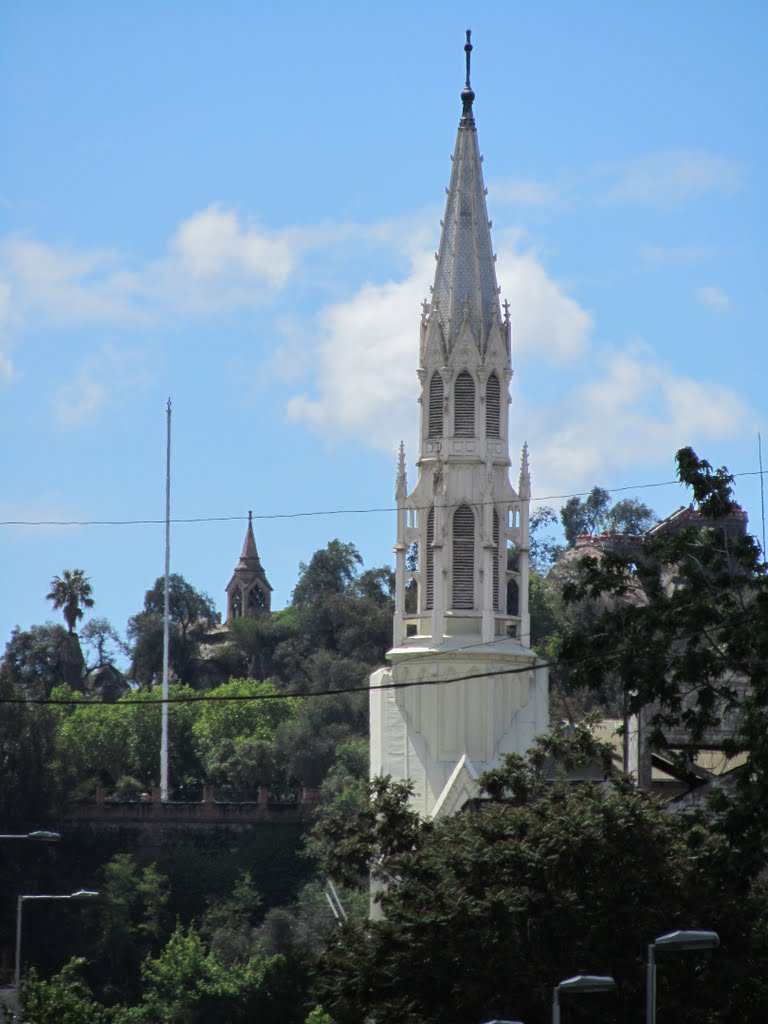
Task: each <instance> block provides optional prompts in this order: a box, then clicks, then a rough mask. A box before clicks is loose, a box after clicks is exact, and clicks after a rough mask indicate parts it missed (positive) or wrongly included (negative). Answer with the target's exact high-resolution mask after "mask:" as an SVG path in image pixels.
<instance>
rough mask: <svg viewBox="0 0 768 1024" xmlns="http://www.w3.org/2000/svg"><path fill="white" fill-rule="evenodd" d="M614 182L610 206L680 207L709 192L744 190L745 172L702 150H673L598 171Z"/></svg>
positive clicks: (609, 196) (609, 192)
mask: <svg viewBox="0 0 768 1024" xmlns="http://www.w3.org/2000/svg"><path fill="white" fill-rule="evenodd" d="M597 171H598V173H602V174H607V175H608V176H610V177H611V178H613V179H614V180H613V184H612V185H611V186H610V187H609V189H608V192H607V194H606V196H605V198H606V200H607V201H609V202H631V203H643V204H651V205H655V204H661V205H666V204H670V203H680V202H684V201H685V200H689V199H698V198H700V197H701V196H703V195H706V194H707V193H709V192H734V191H737V190H738V189H740V188H741V187H742V183H743V170H742V168H741V167H740V166H739V165H738V164H736V163H734V162H733V161H732V160H728V159H726V158H725V157H722V156H715V155H714V154H712V153H706V152H703V151H701V150H693V149H673V150H668V151H667V152H664V153H654V154H651V155H650V156H645V157H639V158H638V159H636V160H629V161H627V162H626V163H623V164H610V165H604V166H602V167H599V168H597Z"/></svg>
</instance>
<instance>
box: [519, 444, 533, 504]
mask: <svg viewBox="0 0 768 1024" xmlns="http://www.w3.org/2000/svg"><path fill="white" fill-rule="evenodd" d="M518 493H519V495H520V497H521V498H530V496H531V470H530V467H529V466H528V442H527V441H526V442H525V444H524V445H523V457H522V459H521V460H520V482H519V485H518Z"/></svg>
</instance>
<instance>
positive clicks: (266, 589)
mask: <svg viewBox="0 0 768 1024" xmlns="http://www.w3.org/2000/svg"><path fill="white" fill-rule="evenodd" d="M271 595H272V587H271V585H270V583H269V580H268V579H267V577H266V573H265V572H264V567H263V566H262V564H261V559H260V558H259V552H258V551H257V550H256V538H255V537H254V535H253V514H252V513H251V512H249V513H248V527H247V529H246V531H245V540H244V541H243V550H242V552H241V553H240V561H239V562H238V563H237V565H236V566H235V571H234V573H233V575H232V579H231V580H230V581H229V583H228V584H227V622H231V621H232V619H239V618H241V617H242V618H246V619H259V618H265V617H266V616H268V615H269V609H270V604H271V600H272V597H271Z"/></svg>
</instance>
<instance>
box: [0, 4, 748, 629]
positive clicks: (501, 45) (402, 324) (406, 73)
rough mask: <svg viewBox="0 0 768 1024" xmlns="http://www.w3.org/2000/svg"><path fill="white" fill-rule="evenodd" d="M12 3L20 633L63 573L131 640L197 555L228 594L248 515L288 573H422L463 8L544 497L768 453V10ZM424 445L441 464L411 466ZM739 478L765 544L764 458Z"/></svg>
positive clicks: (12, 463)
mask: <svg viewBox="0 0 768 1024" xmlns="http://www.w3.org/2000/svg"><path fill="white" fill-rule="evenodd" d="M474 6H475V7H476V10H475V11H474V12H469V11H468V9H467V5H466V4H458V3H453V2H442V3H440V4H436V3H413V2H412V3H409V4H405V3H400V2H398V0H393V2H391V3H389V4H387V5H385V8H382V7H381V6H380V5H379V6H378V7H376V6H374V5H365V4H359V3H355V4H352V3H349V4H347V3H328V4H324V5H320V4H314V3H302V2H294V3H285V4H283V5H275V4H265V3H260V2H249V3H245V2H237V0H229V2H225V0H224V2H222V0H219V2H217V3H214V2H212V0H198V2H194V0H186V2H180V0H178V2H173V0H166V2H163V3H158V2H152V3H148V2H141V0H134V2H132V3H130V4H127V3H118V2H116V0H115V2H110V3H103V2H99V3H97V2H85V0H82V2H78V0H68V2H67V3H66V4H62V3H60V2H52V3H46V2H42V0H24V2H21V0H6V2H5V3H4V4H3V5H2V7H0V119H1V120H2V124H3V126H4V128H3V139H2V158H1V159H0V460H1V461H0V480H2V488H0V520H2V521H3V522H4V524H5V525H2V526H0V565H2V584H1V587H2V589H1V591H0V640H2V641H5V640H6V639H7V637H8V636H9V634H10V631H11V629H12V628H13V626H14V625H20V626H22V627H23V628H27V627H28V626H30V625H31V624H32V623H36V622H43V621H45V620H46V619H47V618H51V617H53V613H52V611H51V609H50V606H49V605H48V604H47V602H46V601H45V599H44V595H45V594H46V593H47V590H48V584H49V581H50V579H51V577H52V576H53V575H54V574H56V573H60V572H61V570H62V569H63V568H65V567H68V568H82V569H83V570H85V572H86V574H87V575H89V576H90V578H91V581H92V584H93V588H94V596H95V598H96V607H95V608H94V614H96V615H99V616H105V617H107V618H109V619H110V620H111V621H112V622H113V624H114V625H115V626H116V627H117V628H118V629H119V630H123V629H124V628H125V624H126V621H127V619H128V616H129V615H131V614H133V613H135V612H136V611H138V610H139V609H140V608H141V606H142V601H143V596H144V591H145V590H146V589H147V588H148V587H149V586H150V585H151V584H152V582H153V581H154V579H155V578H156V577H157V576H159V575H160V574H161V573H162V570H163V558H164V546H163V545H164V530H163V527H162V525H157V524H155V525H151V524H143V525H141V524H136V525H120V526H112V525H90V526H32V525H28V526H19V525H7V523H8V522H9V521H14V522H18V521H41V520H45V521H52V520H53V521H63V520H82V521H103V520H108V521H115V520H147V519H149V520H161V519H162V517H163V514H164V500H165V480H164V474H165V403H166V400H167V398H168V396H170V397H171V398H172V401H173V493H172V515H173V516H174V518H180V519H200V520H202V519H206V518H209V517H212V518H214V519H216V520H217V521H211V522H196V523H178V524H176V525H174V527H173V531H172V552H171V562H172V569H173V571H176V572H181V573H182V574H183V575H184V576H185V577H186V578H187V579H188V580H189V581H190V582H192V583H193V584H194V585H195V586H197V587H199V588H200V589H203V590H206V591H208V592H209V593H210V594H211V595H212V596H213V597H214V599H215V600H216V602H217V605H218V607H219V608H220V609H223V607H224V587H225V586H226V583H227V581H228V579H229V577H230V575H231V572H232V569H233V567H234V565H235V562H236V561H237V556H238V554H239V550H240V546H241V544H242V539H243V535H244V530H245V520H246V516H247V512H248V510H249V509H253V512H254V515H255V516H257V517H260V516H264V517H270V516H273V515H285V514H292V513H297V512H301V513H306V512H337V511H338V510H341V511H338V514H333V515H319V516H308V517H302V518H298V519H297V518H277V519H276V518H263V519H260V518H257V519H256V523H255V527H256V537H257V543H258V546H259V550H260V553H261V556H262V561H263V562H264V565H265V568H266V570H267V574H268V576H269V578H270V580H271V582H272V584H273V586H274V588H275V593H274V607H278V608H279V607H282V606H283V605H284V604H286V603H287V602H288V601H289V599H290V593H291V589H292V587H293V585H294V584H295V581H296V575H297V571H298V566H299V563H300V562H301V561H307V560H308V559H309V558H310V557H311V555H312V552H313V551H314V550H315V549H316V548H318V547H320V546H323V545H324V544H325V543H326V542H327V541H328V540H330V539H331V538H333V537H340V538H341V539H343V540H351V541H354V542H355V543H356V544H357V545H358V547H359V548H360V550H361V552H362V553H363V556H364V558H365V561H366V563H367V564H370V565H378V564H382V563H385V562H388V561H390V558H391V547H392V543H393V540H394V516H393V515H392V514H391V513H388V512H369V513H359V512H352V511H345V510H356V509H382V508H384V509H386V508H389V507H391V506H392V504H393V491H394V470H395V451H396V446H397V444H398V442H399V441H400V439H401V438H402V439H404V440H405V441H406V445H407V452H408V456H409V465H410V466H412V460H413V459H414V458H415V443H414V438H415V435H416V430H417V405H416V401H415V396H416V384H417V379H416V374H415V370H416V363H417V356H418V324H419V315H420V308H419V302H420V300H421V299H422V298H423V297H424V296H425V295H426V294H428V291H429V285H430V284H431V283H432V274H433V272H434V257H433V255H432V254H433V252H434V251H435V249H436V248H437V243H438V238H439V219H440V217H441V215H442V209H441V206H442V202H443V198H444V191H443V190H444V186H445V185H446V184H447V183H448V178H449V173H450V159H449V155H450V152H451V150H452V149H453V145H454V141H455V134H456V128H457V124H458V118H459V114H460V107H461V105H460V101H459V93H460V91H461V88H462V84H463V73H464V54H463V49H462V47H463V43H464V30H465V28H467V27H471V28H472V30H473V38H472V41H473V44H474V47H475V49H474V53H473V71H472V84H473V87H474V89H475V92H476V94H477V99H476V102H475V114H476V118H477V124H478V131H479V138H480V146H481V151H482V152H483V153H484V155H485V163H484V169H485V175H486V185H487V186H488V206H489V214H490V216H491V218H492V219H493V236H494V243H495V246H496V249H497V252H498V264H497V271H498V277H499V281H500V283H501V286H502V295H503V297H506V298H508V299H509V301H510V304H511V307H512V319H513V325H514V353H513V361H514V367H515V377H514V379H513V385H512V387H513V409H512V420H511V431H510V435H511V437H512V439H513V446H514V449H515V450H514V451H513V458H515V459H516V458H517V455H516V452H517V450H518V449H519V447H520V445H522V442H523V441H524V440H527V441H528V442H529V445H530V448H531V468H532V476H533V492H534V496H535V497H538V498H547V499H549V500H548V502H547V503H549V504H552V505H555V506H556V507H559V505H560V504H562V500H561V499H559V498H553V497H550V496H553V495H568V494H571V493H574V492H582V491H586V490H589V488H590V487H591V486H592V485H593V484H595V483H599V484H600V485H601V486H604V487H607V488H622V487H632V490H631V491H630V492H622V496H626V493H630V494H633V495H637V496H638V497H640V498H642V499H643V500H644V501H646V502H647V503H648V504H650V505H651V506H652V507H654V508H655V509H656V510H657V511H658V512H659V513H660V514H666V513H668V512H669V511H672V510H673V509H674V508H676V507H677V506H678V505H679V504H680V503H682V502H683V501H684V500H685V497H684V495H683V492H681V490H680V488H679V487H677V486H669V487H658V488H648V489H644V488H640V487H637V488H635V487H634V485H640V484H651V483H656V482H658V481H668V480H671V479H673V477H674V464H673V457H674V452H675V451H676V449H677V448H679V447H681V446H682V445H686V444H691V445H693V446H694V447H695V448H696V450H697V451H698V452H699V453H700V454H701V455H703V456H705V457H707V458H708V459H709V460H710V461H711V462H713V463H716V464H718V465H720V464H725V465H727V466H728V467H729V468H730V469H731V471H732V472H736V473H744V474H748V473H752V474H754V473H755V472H756V470H757V468H758V455H757V434H758V432H759V431H762V433H763V438H764V447H765V448H766V451H767V455H766V458H767V459H768V439H767V438H766V432H767V430H768V423H767V417H766V412H765V400H764V393H765V376H766V362H767V361H766V324H767V322H768V282H766V276H765V268H766V265H768V259H767V257H768V253H767V252H766V249H767V248H768V246H767V244H766V227H767V226H768V202H767V200H766V184H765V183H766V181H767V180H768V166H767V164H768V153H767V149H768V143H767V141H766V140H768V124H766V120H767V118H766V112H765V111H766V105H765V97H766V95H768V63H767V62H766V61H765V53H766V52H767V51H768V6H766V5H765V4H764V3H762V2H758V0H754V2H748V0H735V2H732V3H729V4H724V3H713V2H706V0H704V2H702V0H698V2H695V3H689V2H687V0H677V2H672V3H662V2H660V0H655V2H649V3H644V4H639V3H628V2H615V0H614V2H611V3H607V2H606V3H603V2H597V0H593V2H588V0H584V2H580V3H576V2H547V3H542V2H535V3H534V2H529V0H520V2H518V3H515V4H510V3H508V2H502V3H495V2H487V3H483V4H477V5H474ZM414 472H415V471H414V470H413V469H412V468H411V469H410V475H411V482H413V480H414V479H415V477H414ZM737 496H738V497H739V498H740V500H741V501H742V503H743V504H744V506H745V507H746V508H747V510H748V512H749V515H750V521H751V526H752V529H753V531H754V532H755V533H756V534H757V535H758V536H759V535H760V533H761V506H760V488H759V479H758V477H757V476H755V475H752V476H740V477H739V479H738V481H737Z"/></svg>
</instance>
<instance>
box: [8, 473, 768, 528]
mask: <svg viewBox="0 0 768 1024" xmlns="http://www.w3.org/2000/svg"><path fill="white" fill-rule="evenodd" d="M730 475H731V476H732V477H733V478H734V479H735V478H737V477H744V476H760V475H761V472H760V470H759V469H756V470H750V471H748V472H744V473H732V474H730ZM673 484H677V485H680V486H682V484H681V481H680V480H657V481H655V482H652V483H647V484H630V485H628V486H626V487H607V488H603V490H607V491H608V493H609V494H620V493H622V492H624V491H643V490H649V489H651V488H654V487H670V486H672V485H673ZM591 493H592V492H591V490H590V491H575V492H574V493H573V494H545V495H542V496H540V497H535V498H531V499H530V500H531V501H532V502H540V501H541V502H545V501H563V500H565V499H568V498H585V497H587V496H588V495H589V494H591ZM476 504H478V507H481V506H482V505H495V504H497V503H496V502H479V503H476ZM428 507H429V506H420V507H419V508H418V510H419V511H426V510H427V508H428ZM445 507H446V508H450V507H452V506H445ZM381 512H389V513H391V512H397V506H395V505H387V506H382V507H380V508H376V507H374V508H334V509H321V510H314V511H308V512H265V513H260V514H259V513H254V514H253V517H252V518H253V519H257V520H277V519H312V518H318V517H321V516H351V515H371V514H376V513H381ZM247 518H248V517H247V516H243V515H237V516H190V517H185V518H174V519H171V522H172V523H231V522H241V521H244V520H246V519H247ZM158 525H165V519H3V520H0V526H158Z"/></svg>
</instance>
